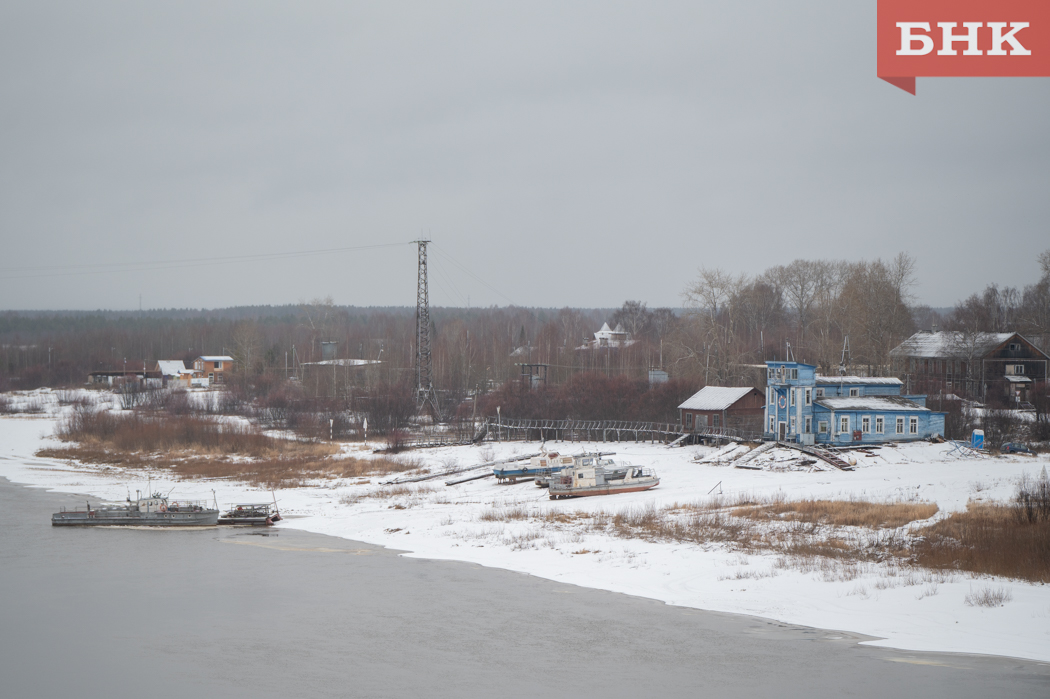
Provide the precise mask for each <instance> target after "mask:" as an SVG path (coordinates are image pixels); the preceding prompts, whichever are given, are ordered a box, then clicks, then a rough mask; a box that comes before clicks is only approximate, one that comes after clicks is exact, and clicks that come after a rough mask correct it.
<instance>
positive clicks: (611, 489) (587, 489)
mask: <svg viewBox="0 0 1050 699" xmlns="http://www.w3.org/2000/svg"><path fill="white" fill-rule="evenodd" d="M658 485H660V479H659V478H658V479H656V480H655V481H651V482H648V483H625V484H623V485H595V486H584V487H582V488H559V489H557V490H555V489H554V488H551V491H550V498H551V500H559V499H561V498H585V497H590V496H592V495H615V494H616V493H639V492H642V491H643V490H649V489H650V488H655V487H656V486H658Z"/></svg>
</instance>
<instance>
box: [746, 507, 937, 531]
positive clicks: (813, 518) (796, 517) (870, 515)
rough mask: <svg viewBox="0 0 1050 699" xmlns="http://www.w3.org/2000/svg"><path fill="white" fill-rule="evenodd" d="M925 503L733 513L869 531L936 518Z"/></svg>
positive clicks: (751, 517)
mask: <svg viewBox="0 0 1050 699" xmlns="http://www.w3.org/2000/svg"><path fill="white" fill-rule="evenodd" d="M937 509H938V508H937V505H936V504H934V503H929V502H899V503H877V502H867V501H864V500H793V501H791V502H779V503H774V504H771V505H751V506H748V507H740V508H737V509H735V510H733V516H735V517H747V518H749V519H753V520H769V519H780V520H782V521H793V522H807V523H817V524H829V525H832V526H839V527H868V528H871V529H884V528H894V529H895V528H897V527H903V526H904V525H905V524H908V523H909V522H916V521H919V520H923V519H929V518H930V517H932V516H933V515H935V514H937Z"/></svg>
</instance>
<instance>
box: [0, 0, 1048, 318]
mask: <svg viewBox="0 0 1050 699" xmlns="http://www.w3.org/2000/svg"><path fill="white" fill-rule="evenodd" d="M0 90H2V98H0V250H2V252H0V255H2V261H0V268H2V269H0V308H7V309H19V308H21V309H40V308H78V309H85V308H133V307H137V306H138V298H139V294H142V298H143V304H144V305H145V306H146V307H202V306H203V307H218V306H228V305H241V304H280V303H294V302H297V301H299V300H304V299H310V298H314V297H319V296H325V295H329V294H330V295H331V296H332V297H333V298H334V299H335V301H336V302H337V303H343V304H355V305H411V304H413V303H414V302H415V249H414V247H412V246H409V245H400V246H395V247H389V248H374V249H369V250H357V251H344V252H335V253H327V254H324V255H314V256H305V257H291V258H278V259H270V260H266V261H255V262H237V263H231V264H215V265H207V264H198V263H194V264H193V266H180V267H175V268H168V269H161V268H158V265H155V264H144V263H154V262H156V261H158V260H167V261H171V260H186V259H201V258H204V259H214V258H223V257H231V256H243V255H251V254H260V253H261V254H268V253H284V252H294V251H303V250H314V249H328V248H340V247H356V246H365V245H375V244H382V243H405V242H407V241H411V240H413V239H415V238H417V237H419V235H420V233H421V232H425V233H428V234H429V235H430V237H432V238H433V239H434V241H435V248H434V252H432V254H431V259H432V271H431V293H432V302H433V303H435V304H439V305H465V304H466V303H467V298H468V297H469V299H470V303H471V304H472V305H490V304H498V305H504V304H506V303H508V302H513V303H516V304H519V305H542V306H565V305H570V306H613V305H619V304H620V303H622V302H623V300H624V299H627V298H637V299H642V300H645V301H647V302H648V303H649V304H650V305H651V306H660V305H673V306H677V305H680V303H681V297H680V293H681V291H682V289H683V288H684V287H685V286H686V285H687V284H688V283H689V281H690V280H691V279H693V278H694V276H695V273H696V269H697V267H698V266H700V265H701V264H703V265H707V266H709V267H723V268H726V269H729V270H732V271H734V272H750V273H755V272H760V271H762V270H763V269H765V268H766V267H768V266H770V265H774V264H779V263H785V262H789V261H791V260H792V259H795V258H796V257H809V258H820V257H823V258H835V259H860V258H874V257H879V256H881V257H892V256H893V255H895V254H896V253H897V252H899V251H901V250H904V251H907V252H909V253H911V254H912V255H914V257H915V258H916V259H917V262H918V272H919V275H920V278H921V283H920V285H919V287H918V288H917V289H916V292H917V294H918V296H919V297H920V299H921V300H923V301H925V302H927V303H930V304H932V305H950V304H952V303H954V302H955V301H956V300H957V299H958V298H959V297H961V296H964V295H968V294H969V293H971V292H973V291H976V290H979V289H980V288H982V287H983V286H984V285H985V284H986V283H988V282H993V281H994V282H998V283H1000V284H1010V285H1021V284H1024V283H1029V282H1032V281H1034V280H1035V279H1036V277H1037V276H1038V274H1037V265H1036V263H1035V260H1034V256H1035V254H1036V253H1038V252H1039V251H1040V250H1043V249H1046V248H1050V229H1048V225H1047V221H1048V220H1050V194H1048V193H1050V170H1048V162H1050V161H1048V155H1050V129H1048V125H1050V79H1047V78H1029V79H976V78H973V79H932V78H931V79H921V78H920V79H919V84H918V93H919V94H918V96H917V97H912V96H911V95H908V94H906V93H904V92H902V91H900V90H898V89H896V88H894V87H891V86H890V85H888V84H887V83H884V82H882V81H881V80H878V79H877V78H876V77H875V2H874V0H867V1H865V2H841V1H832V0H824V1H815V2H796V3H785V2H782V1H773V0H770V1H765V2H728V1H726V2H699V1H696V0H694V1H689V2H614V1H610V0H603V1H601V2H565V1H564V0H562V1H560V2H539V1H533V2H518V3H498V2H395V1H384V2H370V3H362V2H349V1H343V2H299V3H272V2H259V1H257V0H251V1H248V0H245V1H243V2H227V1H221V0H219V1H217V0H209V1H208V2H192V1H184V2H179V3H166V4H161V3H132V2H106V1H105V0H98V1H96V2H92V3H83V2H49V1H47V0H33V1H32V2H18V1H15V0H9V1H8V2H5V3H3V4H2V5H0ZM112 263H122V264H123V263H132V264H130V265H129V269H130V271H119V272H107V273H104V274H99V273H86V272H97V271H98V270H100V269H106V268H105V267H100V266H96V267H75V266H76V265H107V264H112ZM457 263H458V265H457ZM459 265H461V266H462V269H461V267H460V266H459ZM464 269H465V270H466V271H463V270H464Z"/></svg>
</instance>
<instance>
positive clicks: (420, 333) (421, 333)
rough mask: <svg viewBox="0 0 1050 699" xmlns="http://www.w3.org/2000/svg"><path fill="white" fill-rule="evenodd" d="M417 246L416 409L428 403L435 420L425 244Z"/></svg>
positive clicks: (435, 402)
mask: <svg viewBox="0 0 1050 699" xmlns="http://www.w3.org/2000/svg"><path fill="white" fill-rule="evenodd" d="M413 242H415V243H416V244H417V245H418V246H419V268H418V274H417V279H416V407H417V408H419V410H420V412H422V411H423V409H424V408H425V407H426V406H427V404H428V403H429V405H430V411H431V412H432V413H433V415H434V419H435V420H437V417H438V415H439V413H438V407H437V394H436V393H435V392H434V380H433V361H432V359H431V356H430V292H429V290H428V287H427V243H429V242H430V241H429V240H416V241H413Z"/></svg>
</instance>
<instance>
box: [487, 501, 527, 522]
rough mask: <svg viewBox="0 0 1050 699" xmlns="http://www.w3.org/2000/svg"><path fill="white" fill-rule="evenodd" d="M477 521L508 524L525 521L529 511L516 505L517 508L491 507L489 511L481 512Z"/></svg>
mask: <svg viewBox="0 0 1050 699" xmlns="http://www.w3.org/2000/svg"><path fill="white" fill-rule="evenodd" d="M478 519H480V520H481V521H482V522H510V521H514V520H525V519H529V510H528V508H527V507H524V506H522V505H518V506H517V507H493V508H492V509H491V510H487V511H485V512H482V513H481V514H480V515H479V516H478Z"/></svg>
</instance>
